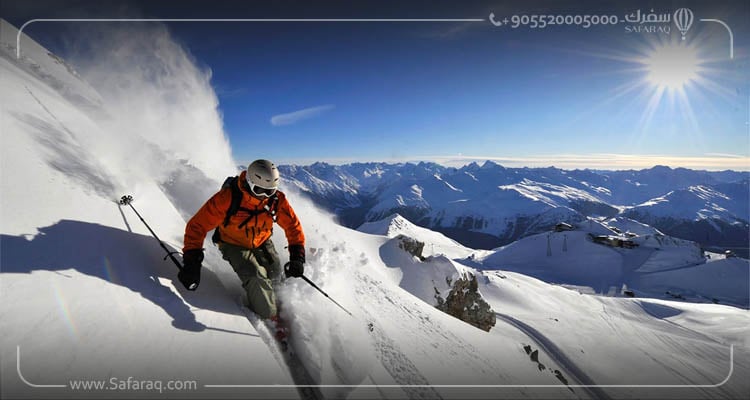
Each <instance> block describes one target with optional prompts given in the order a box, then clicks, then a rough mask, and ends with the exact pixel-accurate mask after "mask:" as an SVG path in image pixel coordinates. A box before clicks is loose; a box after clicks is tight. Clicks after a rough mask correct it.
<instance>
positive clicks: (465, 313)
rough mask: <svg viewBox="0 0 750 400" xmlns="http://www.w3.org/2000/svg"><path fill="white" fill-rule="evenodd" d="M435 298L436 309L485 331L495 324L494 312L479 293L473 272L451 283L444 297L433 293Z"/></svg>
mask: <svg viewBox="0 0 750 400" xmlns="http://www.w3.org/2000/svg"><path fill="white" fill-rule="evenodd" d="M448 286H451V282H450V281H448ZM436 291H437V289H436ZM435 299H436V300H437V306H436V307H437V309H438V310H441V311H443V312H445V313H447V314H450V315H452V316H454V317H456V318H458V319H460V320H461V321H464V322H466V323H469V324H471V325H474V326H476V327H477V328H479V329H482V330H484V331H487V332H489V331H490V329H492V327H493V326H495V322H496V317H495V312H494V311H493V310H492V308H491V307H490V305H489V304H488V303H487V302H486V301H485V300H484V299H483V298H482V295H481V294H480V293H479V290H478V285H477V277H476V276H475V275H474V274H471V273H466V274H464V275H463V276H462V277H461V278H459V279H457V280H456V282H455V283H453V285H452V289H451V291H450V292H449V293H448V296H447V297H446V298H445V299H443V298H442V297H441V296H440V294H439V293H436V294H435Z"/></svg>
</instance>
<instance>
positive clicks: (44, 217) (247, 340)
mask: <svg viewBox="0 0 750 400" xmlns="http://www.w3.org/2000/svg"><path fill="white" fill-rule="evenodd" d="M0 27H1V29H2V41H3V46H2V48H1V49H0V92H2V93H3V95H2V97H1V98H0V102H1V103H0V110H1V112H2V115H1V116H0V121H1V122H0V123H1V124H2V125H1V126H0V131H2V146H1V148H2V150H0V151H1V152H2V153H1V156H0V160H1V162H2V165H0V171H1V174H2V179H1V182H2V185H0V191H1V195H0V199H2V200H0V201H1V203H0V212H1V214H0V221H2V237H1V238H0V246H1V249H2V250H1V251H0V254H1V257H2V258H1V262H0V271H2V274H0V276H1V278H0V293H1V296H2V301H0V321H2V324H3V335H2V339H1V340H0V343H1V345H0V346H1V354H2V364H1V365H2V385H1V386H2V394H3V397H40V396H42V397H69V396H75V397H78V396H92V397H101V396H102V395H103V393H102V392H101V391H99V392H98V393H95V392H94V393H87V392H76V391H73V390H72V389H70V387H68V388H64V389H62V390H61V389H56V388H32V387H30V386H29V385H28V384H26V383H24V381H23V380H22V378H21V376H23V377H24V378H25V379H26V380H28V382H30V383H33V384H62V385H68V381H69V380H75V379H91V380H98V379H110V378H111V377H113V378H118V379H119V378H121V379H127V378H128V377H129V376H132V377H136V378H138V379H151V380H157V379H158V380H164V381H165V383H164V384H165V385H166V381H168V380H174V379H180V380H196V381H199V382H201V383H203V384H208V383H216V384H227V383H266V384H267V383H270V382H274V383H280V384H284V383H290V382H291V378H290V376H289V375H288V373H286V372H285V370H284V369H283V368H281V367H280V366H279V365H278V363H277V362H276V360H275V359H274V358H273V357H272V356H271V353H270V352H269V351H268V348H267V346H266V345H265V344H264V343H263V342H262V341H261V340H260V338H259V337H258V336H257V334H256V333H255V332H254V331H253V330H252V329H251V327H249V324H248V323H247V319H246V318H245V317H244V316H243V315H242V313H241V312H240V311H239V310H238V309H237V307H236V305H235V299H234V298H233V295H232V294H230V293H229V292H228V291H227V289H226V288H225V287H224V285H223V284H222V283H221V280H220V278H219V276H217V275H216V274H214V273H213V272H211V271H210V268H209V269H208V270H206V271H205V272H204V274H203V281H202V284H201V292H200V293H199V294H198V293H196V294H193V293H187V292H185V291H184V290H183V289H182V286H181V285H180V284H179V283H175V269H174V266H172V265H170V264H169V263H168V262H163V261H162V260H161V259H162V257H163V254H162V252H161V249H160V248H159V247H158V244H157V243H156V241H155V240H154V239H153V238H151V236H150V235H149V233H148V231H147V230H146V228H145V227H144V226H143V224H142V223H141V222H140V221H139V220H138V219H137V218H136V217H135V214H134V213H133V212H132V210H130V209H129V208H127V207H119V206H118V204H117V202H116V201H117V200H118V199H119V197H120V195H123V194H125V193H131V194H133V195H134V196H135V199H136V201H135V203H134V206H135V207H137V209H138V211H139V212H140V213H141V214H142V215H143V216H144V218H146V220H147V221H148V222H149V224H151V226H152V227H153V228H154V229H155V230H156V231H157V232H158V234H160V235H161V238H162V239H163V240H165V241H166V242H167V243H169V244H171V245H172V247H173V248H180V247H181V241H182V238H181V236H182V233H181V232H182V230H183V229H184V219H183V216H184V215H185V213H186V212H187V211H188V210H189V211H191V212H193V211H194V210H195V208H196V205H199V203H198V202H197V201H198V200H199V198H198V197H196V198H195V199H189V200H188V199H184V198H183V196H182V194H183V192H184V191H186V189H187V188H186V187H184V185H187V184H190V185H191V186H192V185H193V184H196V183H201V182H207V183H208V184H209V186H207V187H206V189H207V190H212V189H211V188H212V187H213V188H215V187H218V185H220V182H219V181H217V180H215V177H214V178H208V176H209V175H207V174H206V173H205V172H204V171H205V170H202V169H199V168H198V167H196V166H193V165H190V163H189V162H186V161H184V160H181V159H179V158H176V157H174V156H173V155H172V154H171V149H172V148H171V147H170V148H169V149H167V148H163V147H160V146H159V145H158V144H157V143H155V140H154V139H153V138H157V137H158V138H159V139H160V140H159V141H161V142H163V143H169V142H172V141H174V142H177V141H178V139H180V140H190V139H188V137H186V136H187V135H193V136H194V137H193V139H192V140H194V141H196V142H202V143H204V144H205V145H206V146H207V148H223V151H222V152H221V153H218V154H215V156H216V159H217V160H220V161H214V165H213V168H214V169H218V170H225V171H226V172H227V173H229V172H231V171H232V167H231V165H232V162H231V157H230V155H229V147H228V146H227V143H226V140H225V139H224V136H223V134H222V132H221V126H220V125H219V124H215V125H213V126H211V124H210V123H207V121H205V120H202V119H201V118H200V117H197V116H194V115H182V116H180V118H181V119H182V120H183V121H182V122H181V124H182V123H194V124H195V126H196V127H201V126H203V127H204V128H206V129H207V130H206V131H203V132H201V133H200V134H197V133H192V134H191V133H189V132H198V131H197V130H196V131H189V132H188V133H186V132H185V131H178V130H176V128H179V127H180V126H181V124H180V125H178V126H174V127H170V126H169V122H170V118H168V117H165V121H163V122H162V125H160V126H158V127H157V129H158V130H149V131H144V130H141V131H137V130H134V131H131V132H130V133H129V134H128V135H122V134H120V132H117V131H116V130H114V131H113V130H110V127H112V126H116V125H119V126H124V125H125V124H126V123H127V122H130V123H134V122H135V121H140V122H143V120H142V119H139V118H141V116H140V113H139V112H138V111H139V110H138V109H135V110H132V113H131V111H130V110H129V109H128V108H120V107H118V106H117V105H116V104H112V103H110V101H111V100H112V99H113V98H116V97H127V96H128V95H131V96H132V95H134V94H135V93H133V92H127V90H128V89H120V92H119V93H112V92H108V96H107V97H99V95H98V94H96V92H95V91H94V89H92V88H91V87H90V86H88V85H87V84H84V83H82V82H81V81H80V78H78V76H77V75H73V74H72V73H71V72H70V71H72V69H69V68H60V65H61V64H59V58H57V57H55V56H53V55H51V54H48V52H47V51H46V50H44V49H43V48H42V47H41V46H38V45H36V44H35V43H34V42H33V41H31V39H29V38H27V37H25V36H24V37H23V40H22V50H23V52H22V54H23V57H22V59H21V60H16V59H15V37H16V36H15V33H14V30H15V28H13V27H12V26H10V25H9V24H7V23H6V22H5V21H2V22H0ZM157 37H158V36H157ZM162 39H164V40H167V39H168V38H162ZM10 41H12V44H11V43H9V42H10ZM115 50H116V49H112V51H115ZM120 50H124V49H120ZM166 50H168V49H165V51H166ZM121 56H122V57H126V55H125V54H123V55H121ZM115 61H117V60H110V61H109V62H115ZM119 61H122V60H119ZM102 62H103V63H104V64H105V66H106V62H105V61H102ZM150 65H151V66H153V67H157V66H159V64H157V63H156V61H155V60H151V64H150ZM164 67H165V71H168V74H171V75H172V76H173V77H175V79H177V77H178V76H180V75H183V76H184V75H185V74H187V73H190V71H187V72H186V71H184V70H181V69H179V68H176V67H175V66H164ZM121 72H122V73H125V72H124V71H121ZM111 79H112V80H113V81H117V80H119V79H130V80H137V79H139V76H138V75H137V73H132V72H131V75H129V76H123V75H118V74H115V73H113V74H112V75H111ZM165 79H166V78H165ZM143 84H145V82H143ZM162 84H164V85H170V84H171V83H170V82H168V81H162ZM131 89H133V90H138V88H137V87H136V88H133V87H132V86H131ZM191 89H192V90H191V94H192V95H195V96H196V97H200V96H214V95H213V92H212V91H210V87H209V86H208V83H207V82H204V83H203V85H198V86H193V87H192V88H191ZM76 94H78V96H76ZM99 98H100V99H101V100H100V101H94V100H91V101H89V100H90V99H99ZM81 99H89V100H85V101H84V100H81ZM174 100H177V104H176V105H175V103H173V102H172V101H174ZM181 105H184V104H183V103H180V102H179V99H165V100H163V103H161V104H151V106H152V107H154V111H155V112H157V111H159V110H161V111H167V110H168V109H171V107H175V106H177V107H179V106H181ZM208 106H209V107H208V112H213V113H216V110H215V108H211V107H210V104H208ZM105 114H107V115H108V117H107V118H105V119H104V120H103V121H102V120H101V119H100V118H102V115H105ZM174 118H176V116H175V117H174ZM174 118H173V119H174ZM215 121H218V115H216V119H215ZM209 122H210V121H209ZM165 125H166V126H165ZM174 132H180V133H174ZM169 135H171V136H172V137H171V138H168V137H167V136H169ZM136 150H137V151H136ZM221 160H226V162H223V161H221ZM207 170H209V171H211V169H207ZM211 173H212V175H213V174H214V172H213V171H211ZM192 192H193V193H194V194H193V195H196V193H197V196H201V195H202V194H203V193H200V192H202V190H195V189H194V188H193V189H192ZM175 199H183V200H184V201H181V202H173V201H171V200H175ZM210 264H212V263H209V265H210ZM19 352H20V358H19V359H18V360H17V356H18V353H19ZM208 355H210V356H208ZM17 361H18V362H19V365H18V366H17V365H16V362H17ZM17 367H18V368H19V369H20V371H21V372H20V373H19V372H18V371H17ZM21 374H22V375H21ZM108 383H109V382H108ZM105 393H106V392H105ZM154 393H155V392H154V391H142V392H133V391H130V392H122V393H119V392H118V393H112V395H119V396H121V397H133V396H142V397H153V396H154ZM247 395H248V396H253V397H256V398H267V397H269V396H280V397H286V396H290V395H291V396H293V395H295V391H294V390H293V389H287V390H274V391H263V390H258V391H255V392H248V393H247Z"/></svg>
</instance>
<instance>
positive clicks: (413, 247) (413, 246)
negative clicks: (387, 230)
mask: <svg viewBox="0 0 750 400" xmlns="http://www.w3.org/2000/svg"><path fill="white" fill-rule="evenodd" d="M398 241H399V242H398V247H400V248H401V249H403V250H404V251H406V252H407V253H409V254H411V255H413V256H414V257H417V258H419V260H420V261H424V260H425V258H424V256H423V255H422V250H424V243H423V242H420V241H419V240H417V239H414V238H410V237H408V236H404V235H399V236H398Z"/></svg>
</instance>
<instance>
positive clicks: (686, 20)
mask: <svg viewBox="0 0 750 400" xmlns="http://www.w3.org/2000/svg"><path fill="white" fill-rule="evenodd" d="M674 24H675V25H677V29H679V30H680V34H682V40H685V34H686V33H687V31H688V29H690V26H691V25H693V11H691V10H690V9H689V8H680V9H678V10H677V11H675V12H674Z"/></svg>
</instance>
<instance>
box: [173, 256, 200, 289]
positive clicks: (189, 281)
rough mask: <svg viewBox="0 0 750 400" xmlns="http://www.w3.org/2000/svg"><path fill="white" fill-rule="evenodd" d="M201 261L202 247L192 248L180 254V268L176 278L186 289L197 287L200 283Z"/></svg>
mask: <svg viewBox="0 0 750 400" xmlns="http://www.w3.org/2000/svg"><path fill="white" fill-rule="evenodd" d="M202 262H203V249H192V250H187V251H185V254H183V255H182V263H183V266H182V269H181V270H180V272H179V273H178V274H177V278H178V279H179V280H180V282H182V284H183V285H185V289H187V290H195V289H198V285H199V284H200V283H201V263H202Z"/></svg>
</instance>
